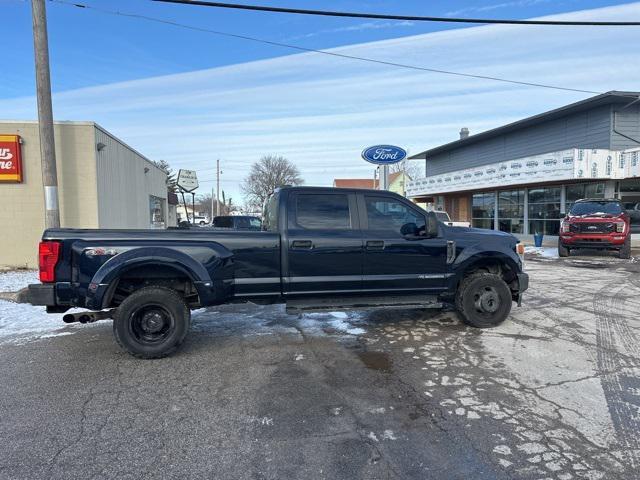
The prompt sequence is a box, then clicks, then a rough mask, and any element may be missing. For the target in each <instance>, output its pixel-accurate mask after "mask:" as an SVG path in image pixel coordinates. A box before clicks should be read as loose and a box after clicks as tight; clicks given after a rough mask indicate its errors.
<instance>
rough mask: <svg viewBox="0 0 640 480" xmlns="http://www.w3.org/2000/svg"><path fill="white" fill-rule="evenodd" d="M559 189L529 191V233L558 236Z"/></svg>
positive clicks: (547, 188)
mask: <svg viewBox="0 0 640 480" xmlns="http://www.w3.org/2000/svg"><path fill="white" fill-rule="evenodd" d="M559 230H560V187H546V188H531V189H529V233H530V234H535V233H543V234H545V235H558V231H559Z"/></svg>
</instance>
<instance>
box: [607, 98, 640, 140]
mask: <svg viewBox="0 0 640 480" xmlns="http://www.w3.org/2000/svg"><path fill="white" fill-rule="evenodd" d="M614 112H615V115H616V123H615V127H616V130H617V131H618V132H620V133H621V134H623V135H620V133H616V132H612V136H611V148H612V149H613V150H625V149H627V148H636V147H640V143H638V142H636V141H634V140H632V139H635V140H640V106H639V105H638V104H635V105H630V106H628V107H627V108H622V107H618V106H616V107H615V108H614ZM624 135H626V137H625V136H624ZM627 137H631V138H627Z"/></svg>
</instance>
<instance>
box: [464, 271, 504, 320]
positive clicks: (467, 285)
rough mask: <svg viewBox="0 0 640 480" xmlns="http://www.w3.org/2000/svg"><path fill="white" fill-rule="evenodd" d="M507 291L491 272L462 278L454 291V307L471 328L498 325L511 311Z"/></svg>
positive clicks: (497, 277)
mask: <svg viewBox="0 0 640 480" xmlns="http://www.w3.org/2000/svg"><path fill="white" fill-rule="evenodd" d="M512 301H513V300H512V298H511V290H509V286H508V285H507V284H506V283H505V281H504V280H503V279H502V278H501V277H500V276H499V275H495V274H493V273H474V274H472V275H469V276H468V277H465V278H464V279H463V280H462V282H461V283H460V286H459V288H458V291H457V292H456V308H457V310H458V313H459V314H460V316H461V317H462V320H463V321H464V322H465V323H466V324H468V325H471V326H473V327H477V328H488V327H495V326H496V325H500V324H501V323H502V322H504V320H505V319H506V318H507V316H508V315H509V312H510V311H511V303H512Z"/></svg>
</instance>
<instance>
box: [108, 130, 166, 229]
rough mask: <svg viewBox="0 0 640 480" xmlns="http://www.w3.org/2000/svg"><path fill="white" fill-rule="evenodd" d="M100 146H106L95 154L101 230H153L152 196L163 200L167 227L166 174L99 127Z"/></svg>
mask: <svg viewBox="0 0 640 480" xmlns="http://www.w3.org/2000/svg"><path fill="white" fill-rule="evenodd" d="M98 144H103V145H104V147H103V148H102V149H101V150H99V151H98V152H97V153H96V164H97V179H98V220H99V225H100V228H151V217H150V210H149V208H150V207H149V196H150V195H153V196H155V197H159V198H162V199H163V201H164V215H165V225H166V220H167V187H166V175H165V173H164V172H163V171H162V170H160V169H159V168H157V167H155V166H154V165H153V164H152V163H151V162H150V161H148V160H147V159H146V158H145V157H143V156H142V155H140V154H139V153H137V152H135V151H134V150H132V149H131V148H130V147H128V146H127V145H125V144H123V143H122V142H120V141H119V140H118V139H116V138H114V137H112V136H111V135H109V134H108V133H107V132H105V131H104V130H102V129H101V128H99V127H96V145H98ZM145 170H146V171H145Z"/></svg>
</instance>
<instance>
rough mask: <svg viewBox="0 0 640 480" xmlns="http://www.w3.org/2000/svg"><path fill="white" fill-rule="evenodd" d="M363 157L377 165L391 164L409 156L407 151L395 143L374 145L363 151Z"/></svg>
mask: <svg viewBox="0 0 640 480" xmlns="http://www.w3.org/2000/svg"><path fill="white" fill-rule="evenodd" d="M362 158H364V159H365V160H366V161H367V162H369V163H375V164H376V165H391V164H392V163H398V162H401V161H402V160H404V159H405V158H407V152H406V151H405V150H404V149H403V148H400V147H395V146H393V145H374V146H373V147H369V148H367V149H365V150H364V151H363V152H362Z"/></svg>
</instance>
